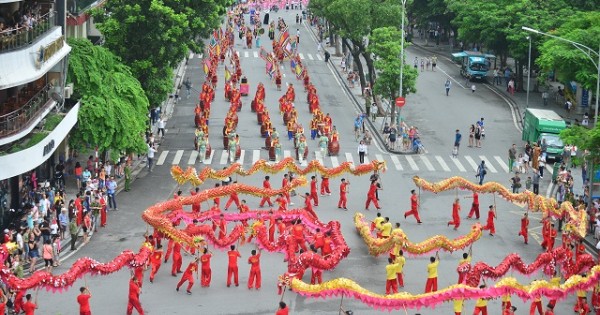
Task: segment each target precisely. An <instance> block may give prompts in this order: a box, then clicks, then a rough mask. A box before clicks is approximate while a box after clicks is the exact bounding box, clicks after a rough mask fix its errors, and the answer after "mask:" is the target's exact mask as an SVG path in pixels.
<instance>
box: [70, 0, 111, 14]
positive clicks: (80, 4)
mask: <svg viewBox="0 0 600 315" xmlns="http://www.w3.org/2000/svg"><path fill="white" fill-rule="evenodd" d="M105 1H106V0H67V10H68V11H69V12H70V13H71V14H73V15H81V14H82V13H84V12H85V11H87V10H89V9H93V8H95V7H98V6H100V5H102V4H104V2H105Z"/></svg>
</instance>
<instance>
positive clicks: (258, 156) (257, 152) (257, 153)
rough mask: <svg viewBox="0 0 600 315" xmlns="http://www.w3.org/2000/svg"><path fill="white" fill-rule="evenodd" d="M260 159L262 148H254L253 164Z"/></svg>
mask: <svg viewBox="0 0 600 315" xmlns="http://www.w3.org/2000/svg"><path fill="white" fill-rule="evenodd" d="M258 160H260V150H252V165H254V163H256V162H258Z"/></svg>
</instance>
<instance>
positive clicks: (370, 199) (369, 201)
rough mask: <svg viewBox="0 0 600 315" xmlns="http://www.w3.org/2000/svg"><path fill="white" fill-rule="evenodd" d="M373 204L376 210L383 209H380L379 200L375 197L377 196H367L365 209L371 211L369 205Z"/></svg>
mask: <svg viewBox="0 0 600 315" xmlns="http://www.w3.org/2000/svg"><path fill="white" fill-rule="evenodd" d="M371 202H373V204H374V205H375V208H377V209H379V208H381V207H379V202H377V198H376V197H375V195H373V196H370V195H367V202H366V203H365V209H369V205H370V204H371Z"/></svg>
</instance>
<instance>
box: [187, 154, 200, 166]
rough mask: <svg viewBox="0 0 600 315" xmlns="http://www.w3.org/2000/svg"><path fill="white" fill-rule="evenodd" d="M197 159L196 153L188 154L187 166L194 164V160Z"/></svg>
mask: <svg viewBox="0 0 600 315" xmlns="http://www.w3.org/2000/svg"><path fill="white" fill-rule="evenodd" d="M197 158H198V151H196V150H193V151H192V153H191V154H190V159H189V160H188V165H192V164H196V159H197Z"/></svg>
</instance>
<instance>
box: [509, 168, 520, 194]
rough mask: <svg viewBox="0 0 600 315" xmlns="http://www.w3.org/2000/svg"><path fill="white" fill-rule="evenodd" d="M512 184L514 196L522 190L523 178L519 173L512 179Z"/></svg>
mask: <svg viewBox="0 0 600 315" xmlns="http://www.w3.org/2000/svg"><path fill="white" fill-rule="evenodd" d="M510 182H511V187H512V192H513V194H518V193H519V189H520V188H521V177H519V172H516V173H515V176H513V177H512V178H511V179H510Z"/></svg>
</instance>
